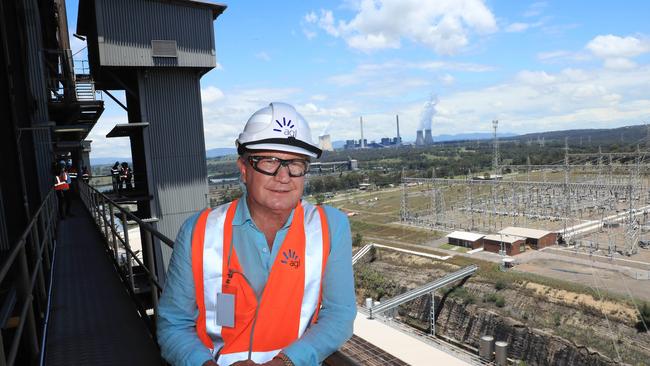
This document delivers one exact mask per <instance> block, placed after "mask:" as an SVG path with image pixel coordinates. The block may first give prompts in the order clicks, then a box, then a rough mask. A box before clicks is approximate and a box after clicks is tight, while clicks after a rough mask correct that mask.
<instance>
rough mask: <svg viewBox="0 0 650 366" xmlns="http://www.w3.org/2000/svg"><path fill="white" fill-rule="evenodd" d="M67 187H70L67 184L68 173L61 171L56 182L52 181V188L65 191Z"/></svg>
mask: <svg viewBox="0 0 650 366" xmlns="http://www.w3.org/2000/svg"><path fill="white" fill-rule="evenodd" d="M68 189H70V185H68V174H66V173H63V174H61V175H57V176H56V182H55V183H54V190H55V191H67V190H68Z"/></svg>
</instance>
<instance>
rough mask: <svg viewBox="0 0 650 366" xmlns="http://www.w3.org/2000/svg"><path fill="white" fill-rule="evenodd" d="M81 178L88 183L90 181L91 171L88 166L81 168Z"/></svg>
mask: <svg viewBox="0 0 650 366" xmlns="http://www.w3.org/2000/svg"><path fill="white" fill-rule="evenodd" d="M81 180H83V181H84V183H86V184H88V183H89V182H90V171H89V170H88V167H87V166H83V167H82V168H81Z"/></svg>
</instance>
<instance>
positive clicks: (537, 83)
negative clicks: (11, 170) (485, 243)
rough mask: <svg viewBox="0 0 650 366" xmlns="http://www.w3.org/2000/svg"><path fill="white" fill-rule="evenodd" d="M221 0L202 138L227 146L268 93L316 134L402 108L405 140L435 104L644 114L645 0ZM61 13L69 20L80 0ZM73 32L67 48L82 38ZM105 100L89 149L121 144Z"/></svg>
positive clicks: (601, 115) (438, 114) (582, 121)
mask: <svg viewBox="0 0 650 366" xmlns="http://www.w3.org/2000/svg"><path fill="white" fill-rule="evenodd" d="M226 5H228V8H227V9H226V11H225V12H224V13H223V14H222V15H220V16H219V17H218V18H217V20H216V21H215V22H214V31H215V39H216V54H217V65H218V66H217V68H215V69H214V70H212V71H210V72H209V73H207V74H206V75H204V76H203V78H202V79H201V94H202V106H203V119H204V130H205V144H206V148H208V149H211V148H217V147H234V141H235V139H236V138H237V135H238V134H239V133H240V132H241V129H242V128H243V126H244V124H245V123H246V121H247V119H248V117H249V116H250V115H251V114H252V113H253V112H255V111H256V110H258V109H260V108H262V107H264V106H266V105H268V103H269V102H272V101H283V102H287V103H290V104H292V105H294V106H295V107H296V109H297V110H298V111H299V112H300V113H301V114H302V115H303V116H304V117H305V118H306V119H307V121H308V122H309V124H310V126H311V130H312V138H313V139H314V141H317V139H318V136H319V135H322V134H325V133H328V134H330V136H331V139H332V141H337V140H346V139H358V138H359V135H360V131H359V117H361V116H362V117H363V120H364V137H365V138H367V139H368V140H379V139H380V138H381V137H394V136H396V126H395V116H396V115H399V120H400V135H401V136H402V139H403V140H405V141H413V140H415V135H416V130H417V129H419V128H421V126H422V124H423V121H422V120H423V117H426V116H430V115H432V116H433V118H432V123H431V129H432V133H433V135H434V136H435V135H438V134H457V133H467V132H491V129H492V120H494V119H497V120H499V131H500V132H504V133H506V132H507V133H516V134H523V133H530V132H541V131H551V130H566V129H579V128H614V127H620V126H626V125H637V124H644V123H650V22H648V21H647V19H648V14H650V2H649V1H645V0H630V1H604V0H591V1H588V0H574V1H561V0H558V1H517V0H509V1H506V0H420V1H415V0H361V1H359V0H342V1H297V0H296V1H279V2H278V1H275V2H269V1H246V0H242V1H236V2H235V1H232V2H226ZM67 12H68V22H69V24H70V27H71V29H75V28H76V13H77V0H72V1H71V0H68V1H67ZM70 33H73V32H70ZM71 42H72V45H71V48H72V51H73V53H74V52H76V51H78V50H82V48H83V47H84V46H85V44H84V42H82V41H80V40H78V39H77V38H71ZM84 53H85V52H84V51H83V50H82V51H81V52H80V53H79V54H78V55H77V56H78V57H79V58H83V57H84ZM117 94H118V96H120V97H121V98H123V93H117ZM104 100H105V101H106V110H105V112H104V114H103V115H102V117H101V118H100V120H99V122H98V123H97V125H96V126H95V128H94V129H93V130H92V131H91V133H90V135H89V137H88V139H91V140H93V143H92V149H93V151H92V153H91V156H92V158H100V157H112V156H120V157H122V156H128V154H129V153H128V151H129V148H128V146H129V142H128V139H126V138H122V139H110V140H107V139H106V138H105V135H106V133H108V131H110V129H111V128H112V127H113V126H114V125H115V124H117V123H126V122H127V117H126V112H124V111H123V110H122V109H121V108H120V107H118V106H117V104H116V103H114V102H113V101H111V100H110V99H109V98H108V97H106V96H105V97H104ZM432 104H434V106H433V108H431V106H432ZM424 119H426V118H424ZM425 124H428V123H426V122H425Z"/></svg>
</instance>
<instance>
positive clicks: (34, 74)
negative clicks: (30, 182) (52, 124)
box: [25, 0, 52, 199]
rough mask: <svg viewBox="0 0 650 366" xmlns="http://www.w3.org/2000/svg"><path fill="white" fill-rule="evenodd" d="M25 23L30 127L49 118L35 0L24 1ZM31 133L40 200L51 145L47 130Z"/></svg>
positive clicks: (46, 183)
mask: <svg viewBox="0 0 650 366" xmlns="http://www.w3.org/2000/svg"><path fill="white" fill-rule="evenodd" d="M25 22H26V27H25V29H26V31H27V45H26V48H27V53H26V56H27V65H26V66H27V70H28V75H29V76H28V77H29V89H30V91H31V94H32V96H33V97H34V101H35V106H36V108H35V109H34V110H33V112H32V116H31V117H32V118H31V121H30V122H31V123H30V125H31V126H39V125H45V124H47V123H48V121H49V116H48V111H47V97H48V96H47V86H46V80H45V76H44V75H45V72H44V67H45V66H44V65H45V64H44V60H43V52H42V49H43V41H42V38H41V23H40V15H39V8H38V2H37V1H36V0H26V1H25ZM27 133H31V134H32V136H31V137H32V141H33V144H34V148H35V160H36V169H37V175H38V184H37V186H38V188H39V190H40V192H41V199H42V198H44V197H45V194H46V193H47V192H48V191H49V189H50V187H51V177H50V167H51V165H50V164H51V161H52V145H51V136H50V132H49V130H46V129H43V130H33V131H31V132H27Z"/></svg>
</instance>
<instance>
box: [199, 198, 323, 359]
mask: <svg viewBox="0 0 650 366" xmlns="http://www.w3.org/2000/svg"><path fill="white" fill-rule="evenodd" d="M236 208H237V201H234V202H232V203H231V204H226V205H222V206H220V207H217V208H216V209H214V210H205V211H203V212H202V213H201V214H200V215H199V218H198V220H197V222H196V226H195V227H194V232H193V235H192V272H193V277H194V284H195V290H196V302H197V307H198V310H199V315H198V318H197V323H196V331H197V334H198V337H199V339H200V340H201V341H202V342H203V344H204V345H205V346H206V347H207V348H209V349H210V350H211V351H212V353H213V355H215V356H216V355H217V354H218V355H219V358H218V360H217V362H218V363H219V365H220V366H227V365H230V364H232V363H234V362H236V361H240V360H245V359H247V358H248V353H249V351H250V352H251V359H252V360H253V361H255V362H257V363H264V362H267V361H269V360H271V359H272V358H273V357H274V356H275V355H277V354H278V353H279V352H280V351H281V350H282V349H283V348H285V347H287V346H288V345H290V344H291V343H292V342H293V341H295V340H296V339H298V338H299V337H300V336H302V334H303V333H304V332H305V330H306V329H307V327H308V326H309V325H310V324H311V323H313V322H315V321H316V319H317V317H318V308H320V303H321V293H322V279H323V274H324V269H325V264H326V263H327V257H328V255H329V229H328V226H327V219H326V216H325V212H324V210H323V208H322V207H320V206H313V205H311V204H309V203H306V202H301V203H299V204H298V205H297V206H296V208H295V210H294V214H293V220H292V223H291V226H290V227H289V229H288V232H287V235H286V237H285V239H284V242H283V243H282V244H281V246H280V249H279V251H278V255H277V257H276V258H275V261H274V263H273V265H272V267H271V272H270V274H269V277H268V280H267V283H266V286H265V287H264V290H263V291H262V295H261V298H260V299H259V302H258V298H257V297H256V294H255V292H254V290H253V289H252V288H251V287H250V285H249V284H248V282H247V279H246V278H245V275H244V271H243V269H242V267H241V265H240V263H239V260H238V258H237V253H236V250H235V248H234V246H232V221H233V218H234V216H235V211H236ZM218 293H224V294H232V295H234V296H235V309H234V310H235V324H234V327H225V326H223V327H222V326H220V325H218V321H217V316H218V314H217V294H218ZM251 333H252V336H251ZM251 340H252V345H251Z"/></svg>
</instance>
